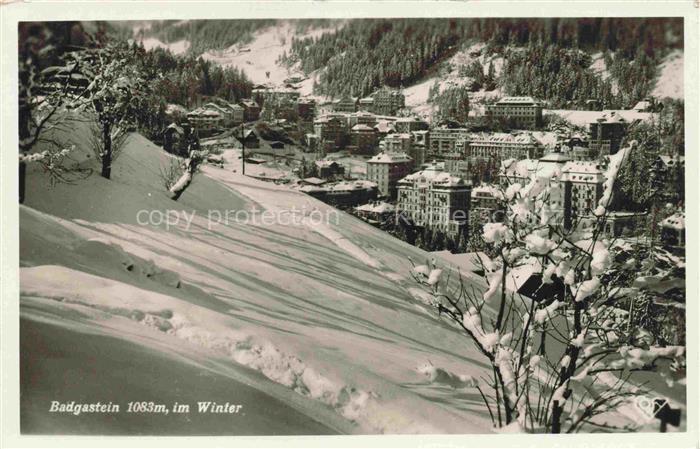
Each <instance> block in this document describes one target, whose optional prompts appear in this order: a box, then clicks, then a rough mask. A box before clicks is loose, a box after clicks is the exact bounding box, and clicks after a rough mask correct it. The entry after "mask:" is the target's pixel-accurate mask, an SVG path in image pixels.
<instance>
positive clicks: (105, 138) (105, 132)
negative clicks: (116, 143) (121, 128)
mask: <svg viewBox="0 0 700 449" xmlns="http://www.w3.org/2000/svg"><path fill="white" fill-rule="evenodd" d="M102 143H103V146H104V148H103V152H102V177H104V178H107V179H109V178H110V176H112V127H111V126H110V125H109V124H108V123H105V124H103V125H102Z"/></svg>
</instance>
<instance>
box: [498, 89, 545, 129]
mask: <svg viewBox="0 0 700 449" xmlns="http://www.w3.org/2000/svg"><path fill="white" fill-rule="evenodd" d="M486 115H487V117H490V118H491V119H493V120H504V121H506V122H509V123H512V124H513V125H515V126H518V127H523V128H527V129H532V128H537V127H540V126H542V104H541V103H540V102H539V101H537V100H535V99H534V98H532V97H504V98H502V99H500V100H499V101H498V102H497V103H495V104H492V105H487V106H486Z"/></svg>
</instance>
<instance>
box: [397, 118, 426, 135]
mask: <svg viewBox="0 0 700 449" xmlns="http://www.w3.org/2000/svg"><path fill="white" fill-rule="evenodd" d="M394 127H395V128H396V132H397V133H411V132H413V131H424V130H427V129H428V128H429V127H430V125H428V122H426V121H425V120H421V119H419V118H416V117H399V118H397V119H396V122H395V123H394Z"/></svg>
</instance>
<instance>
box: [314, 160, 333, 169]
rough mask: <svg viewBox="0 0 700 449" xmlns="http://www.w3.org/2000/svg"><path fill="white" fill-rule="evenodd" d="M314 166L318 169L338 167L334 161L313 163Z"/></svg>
mask: <svg viewBox="0 0 700 449" xmlns="http://www.w3.org/2000/svg"><path fill="white" fill-rule="evenodd" d="M314 164H316V166H317V167H319V168H328V167H331V166H333V164H335V165H338V163H337V162H336V161H329V160H327V159H322V160H318V161H315V162H314Z"/></svg>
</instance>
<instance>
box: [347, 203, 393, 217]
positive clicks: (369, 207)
mask: <svg viewBox="0 0 700 449" xmlns="http://www.w3.org/2000/svg"><path fill="white" fill-rule="evenodd" d="M355 210H358V211H360V212H371V213H375V214H386V213H391V212H394V211H395V210H396V207H395V206H394V205H393V204H389V203H386V202H384V201H382V202H379V203H367V204H363V205H361V206H357V207H356V208H355Z"/></svg>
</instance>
